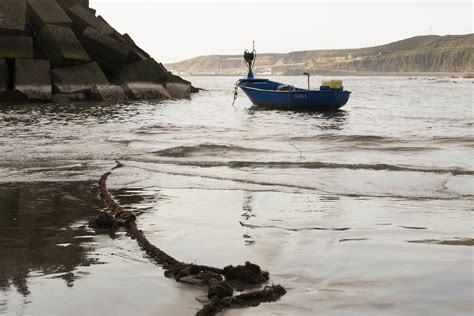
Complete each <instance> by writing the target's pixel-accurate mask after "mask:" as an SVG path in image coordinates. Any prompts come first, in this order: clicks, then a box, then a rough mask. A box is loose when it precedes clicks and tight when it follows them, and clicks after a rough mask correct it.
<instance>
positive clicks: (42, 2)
mask: <svg viewBox="0 0 474 316" xmlns="http://www.w3.org/2000/svg"><path fill="white" fill-rule="evenodd" d="M27 13H28V24H30V25H31V26H32V27H33V28H34V29H35V30H36V32H40V31H41V29H42V28H43V27H44V25H45V24H53V25H61V26H69V27H70V26H72V20H71V19H70V18H69V16H68V15H67V14H66V12H65V11H64V10H63V8H61V6H60V5H59V4H58V3H57V2H56V0H28V2H27Z"/></svg>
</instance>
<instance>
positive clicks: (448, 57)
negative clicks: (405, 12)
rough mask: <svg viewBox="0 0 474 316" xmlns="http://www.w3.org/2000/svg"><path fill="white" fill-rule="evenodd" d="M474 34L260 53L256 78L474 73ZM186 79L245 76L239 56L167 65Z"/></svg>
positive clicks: (193, 59) (427, 36) (221, 56)
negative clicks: (332, 48)
mask: <svg viewBox="0 0 474 316" xmlns="http://www.w3.org/2000/svg"><path fill="white" fill-rule="evenodd" d="M473 52H474V34H472V33H471V34H466V35H446V36H438V35H426V36H415V37H411V38H408V39H404V40H401V41H397V42H393V43H389V44H386V45H380V46H374V47H366V48H357V49H338V50H311V51H299V52H291V53H287V54H260V55H259V56H258V58H257V62H256V65H255V68H256V69H255V70H256V73H257V74H261V75H262V74H266V75H292V74H301V72H303V71H308V70H309V71H310V72H312V73H341V74H344V73H346V74H357V73H415V72H422V73H430V72H432V73H442V72H446V73H455V72H456V73H472V72H474V68H473V56H474V54H473ZM167 67H168V68H169V69H171V70H172V71H174V72H177V73H179V74H186V75H242V74H244V73H245V67H244V64H243V59H242V56H241V55H211V56H200V57H196V58H192V59H188V60H185V61H181V62H178V63H174V64H169V65H167Z"/></svg>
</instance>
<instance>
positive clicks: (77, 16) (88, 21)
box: [67, 5, 117, 35]
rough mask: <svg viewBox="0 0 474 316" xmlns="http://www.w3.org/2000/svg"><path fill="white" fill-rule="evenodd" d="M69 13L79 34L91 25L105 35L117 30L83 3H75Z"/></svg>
mask: <svg viewBox="0 0 474 316" xmlns="http://www.w3.org/2000/svg"><path fill="white" fill-rule="evenodd" d="M67 13H68V14H69V17H70V18H71V20H72V21H73V28H74V31H75V32H76V33H77V34H79V35H80V34H82V32H84V30H85V29H86V28H87V27H89V26H90V27H92V28H94V29H95V30H97V31H98V32H99V33H102V34H105V35H111V34H113V33H115V32H117V31H115V29H114V28H113V27H111V26H110V25H109V24H108V23H107V22H106V21H105V20H104V19H101V18H98V17H96V16H95V14H94V12H93V11H91V10H88V9H86V8H84V7H82V6H81V5H75V6H73V7H71V8H69V10H68V11H67Z"/></svg>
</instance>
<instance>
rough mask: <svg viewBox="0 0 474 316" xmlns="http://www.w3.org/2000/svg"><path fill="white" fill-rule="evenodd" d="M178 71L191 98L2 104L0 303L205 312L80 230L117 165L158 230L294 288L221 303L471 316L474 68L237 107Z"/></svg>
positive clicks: (189, 255) (55, 310)
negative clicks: (299, 100) (275, 106)
mask: <svg viewBox="0 0 474 316" xmlns="http://www.w3.org/2000/svg"><path fill="white" fill-rule="evenodd" d="M190 79H191V80H192V81H193V83H194V84H195V85H197V86H200V87H203V88H206V89H208V91H203V92H201V93H199V94H198V95H195V96H193V99H192V100H190V101H167V102H160V103H155V102H137V103H127V104H75V105H73V104H72V105H64V106H58V105H24V106H5V105H2V106H1V107H0V135H1V138H0V150H1V151H0V152H1V159H0V314H24V315H30V314H34V315H64V314H68V315H84V314H87V315H130V314H139V315H151V314H155V315H156V314H158V315H167V314H171V313H173V314H176V315H192V314H194V313H195V311H196V310H198V309H199V307H200V306H201V304H200V303H199V302H197V301H196V300H195V297H196V296H199V295H202V294H203V293H204V290H203V289H200V288H198V287H190V286H188V285H185V284H179V283H176V282H175V281H173V280H170V279H167V278H165V277H164V276H163V270H162V269H161V268H159V267H157V266H155V265H154V264H153V263H151V262H150V261H149V260H148V259H147V258H146V257H145V256H144V255H143V253H142V252H141V251H140V249H139V247H138V246H137V245H136V243H135V241H133V240H131V239H129V238H128V237H127V236H125V235H124V233H122V232H118V233H116V234H114V235H112V236H109V235H96V234H95V233H94V231H92V230H90V229H89V228H87V222H88V220H89V219H91V218H92V217H93V216H94V215H95V214H97V212H98V211H99V210H101V209H103V205H102V202H101V201H100V199H99V197H98V195H97V186H96V182H97V180H98V178H99V177H100V175H101V174H103V173H104V172H106V171H108V170H109V169H110V168H111V167H112V166H113V164H114V160H116V159H118V160H120V161H121V162H122V163H123V164H124V168H121V169H118V170H115V171H114V172H113V174H112V176H110V178H109V179H110V180H109V187H110V188H111V189H112V193H113V194H114V196H115V197H116V198H117V200H118V201H120V203H121V204H122V205H123V206H125V207H127V208H129V209H131V210H133V211H134V212H136V214H137V215H138V224H139V226H140V228H142V229H143V230H144V231H145V233H146V234H147V236H148V237H149V238H150V240H151V241H152V242H154V243H156V244H157V245H158V246H159V247H160V248H162V249H163V250H165V251H167V252H168V253H170V254H171V255H172V256H174V257H176V258H177V259H179V260H183V261H188V262H196V263H200V264H208V265H213V266H225V265H227V264H240V263H243V262H245V261H246V260H250V261H252V262H255V263H257V264H259V265H261V266H262V267H263V268H264V269H266V270H268V271H270V274H271V280H270V282H273V283H279V284H282V285H283V286H284V287H286V288H287V289H288V293H287V294H286V295H285V296H284V297H282V299H281V300H280V301H278V302H276V303H268V304H262V305H260V306H258V307H255V308H246V309H239V310H231V311H226V312H225V313H224V314H225V315H314V314H324V315H347V314H351V315H367V314H371V315H380V314H383V315H400V314H404V315H420V314H429V315H447V314H453V315H454V314H456V315H462V314H466V315H467V314H472V311H473V308H474V306H473V303H472V302H473V296H474V276H473V270H472V265H473V255H474V254H473V250H472V249H473V248H472V246H473V244H474V236H473V230H472V229H473V217H472V215H473V208H472V202H473V197H474V183H473V175H474V166H473V158H472V157H473V149H474V148H473V144H474V142H473V140H474V135H473V129H472V128H473V108H472V100H473V87H474V86H473V82H472V79H471V80H468V79H451V78H419V79H409V78H407V77H346V78H343V79H344V85H345V87H346V88H347V89H349V90H351V91H353V94H352V96H351V99H350V101H349V103H348V104H347V105H346V106H345V107H344V108H343V110H342V111H339V112H336V113H325V114H321V113H305V112H279V111H266V110H259V109H255V108H252V107H251V106H250V104H249V101H248V99H246V97H245V96H244V95H243V93H240V95H239V98H238V99H237V101H236V103H235V105H234V106H232V105H231V104H232V88H233V83H234V82H235V80H236V78H232V77H220V78H218V77H193V78H190ZM319 79H320V78H313V82H315V83H316V81H319ZM277 80H279V81H282V82H288V83H291V84H295V85H299V86H305V78H296V77H287V78H277ZM107 304H109V305H107Z"/></svg>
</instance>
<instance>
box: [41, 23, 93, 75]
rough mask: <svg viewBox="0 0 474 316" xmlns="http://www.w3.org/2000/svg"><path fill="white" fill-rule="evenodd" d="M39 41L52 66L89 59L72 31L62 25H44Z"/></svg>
mask: <svg viewBox="0 0 474 316" xmlns="http://www.w3.org/2000/svg"><path fill="white" fill-rule="evenodd" d="M39 43H40V46H41V48H42V49H43V51H44V53H45V54H46V56H47V57H48V59H49V60H50V61H51V66H52V67H53V68H57V67H62V66H68V65H72V64H77V63H83V62H87V61H90V58H89V55H88V54H87V52H86V51H85V50H84V48H83V47H82V45H81V44H80V43H79V40H78V39H77V38H76V35H75V34H74V32H73V31H72V30H71V29H70V28H68V27H64V26H56V25H45V26H44V27H43V29H42V30H41V32H40V33H39Z"/></svg>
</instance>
